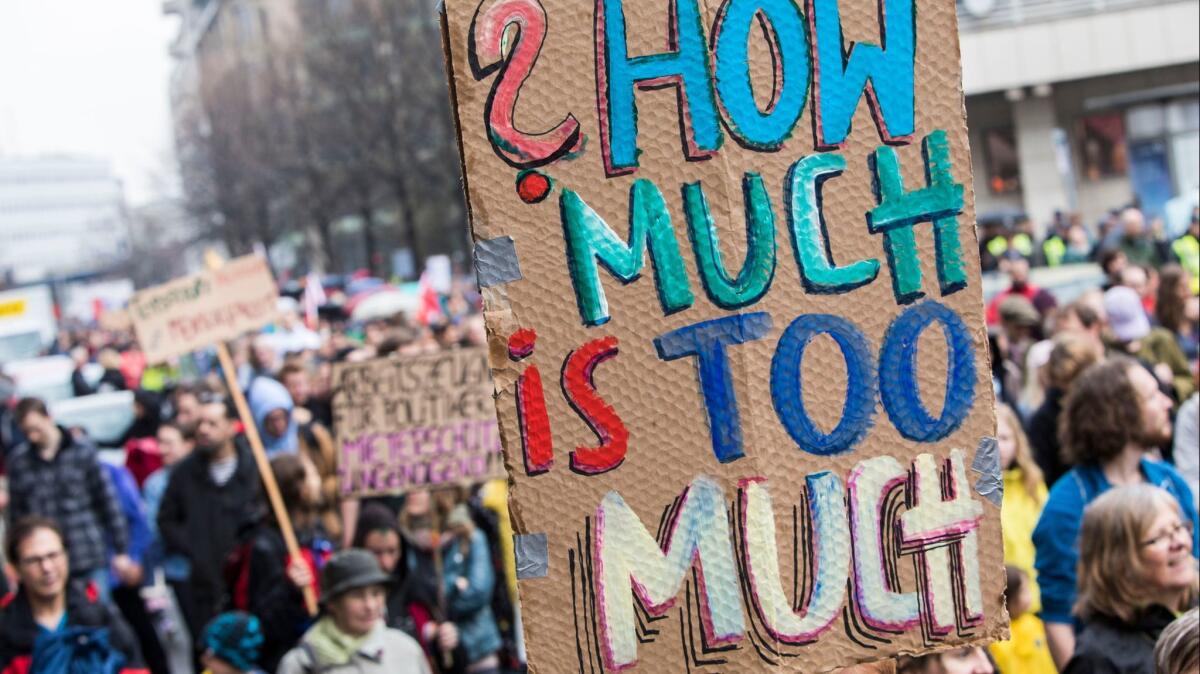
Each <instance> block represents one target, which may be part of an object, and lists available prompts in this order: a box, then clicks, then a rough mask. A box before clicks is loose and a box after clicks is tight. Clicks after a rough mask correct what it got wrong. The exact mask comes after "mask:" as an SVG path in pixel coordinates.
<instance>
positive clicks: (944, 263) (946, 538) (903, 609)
mask: <svg viewBox="0 0 1200 674" xmlns="http://www.w3.org/2000/svg"><path fill="white" fill-rule="evenodd" d="M443 21H444V35H445V44H446V50H447V59H448V62H449V64H450V71H451V74H452V93H453V95H454V100H455V110H456V114H457V118H458V124H459V133H460V137H461V149H462V162H463V166H464V176H465V180H466V189H467V196H468V200H469V205H470V213H471V223H472V227H473V235H474V238H475V243H476V252H475V255H476V269H477V272H478V275H479V281H480V285H481V287H482V288H483V293H484V301H485V316H486V319H487V326H488V332H489V338H490V345H491V351H490V355H491V365H492V369H493V376H494V379H495V386H496V410H497V413H498V415H499V421H500V427H501V436H502V440H503V445H504V451H505V463H506V467H507V469H508V470H509V473H510V477H511V480H512V490H511V504H510V509H511V512H512V515H513V523H514V527H515V529H516V531H517V534H518V536H517V540H516V549H517V552H518V555H517V568H518V574H519V576H520V578H521V581H520V599H521V606H522V618H523V622H524V627H525V636H526V640H527V645H528V652H529V662H530V666H531V669H532V670H533V671H534V672H538V673H539V674H552V673H553V674H557V673H559V672H568V671H579V672H589V673H591V672H602V671H607V672H612V671H621V670H625V669H635V670H636V671H645V672H655V673H658V672H671V673H674V672H688V671H691V672H704V671H722V672H727V671H763V670H774V669H778V670H781V671H797V672H798V671H805V672H811V671H825V670H829V669H832V668H835V667H839V666H844V665H850V664H853V663H856V662H865V661H872V660H879V659H883V658H886V657H890V656H893V655H896V654H898V653H916V652H924V651H927V650H930V649H935V648H946V647H949V646H951V645H955V644H963V643H981V642H984V641H987V640H990V639H994V638H997V637H1000V636H1003V635H1004V634H1005V633H1006V630H1007V622H1008V619H1007V615H1006V614H1005V611H1004V608H1003V596H1002V595H1003V585H1004V573H1003V567H1002V551H1001V547H1002V546H1001V536H1000V521H999V514H1000V508H999V500H1000V480H999V466H998V458H997V456H996V451H995V447H996V445H995V442H994V440H992V439H991V438H990V436H991V435H992V434H993V432H994V416H993V412H992V410H993V405H994V400H993V394H992V390H991V381H990V374H989V365H988V353H987V349H986V345H987V341H986V332H985V329H984V325H983V320H982V310H981V309H982V307H981V294H980V279H979V272H978V255H977V243H976V239H975V234H974V228H973V223H974V211H973V206H972V201H973V195H972V192H971V161H970V156H969V152H968V148H967V131H966V126H965V121H964V118H963V99H962V91H961V82H960V72H959V55H958V38H957V32H956V23H955V4H954V2H952V1H951V0H808V1H807V2H799V1H798V0H595V1H593V2H586V1H580V0H483V1H482V2H481V1H480V0H446V3H445V10H444V16H443Z"/></svg>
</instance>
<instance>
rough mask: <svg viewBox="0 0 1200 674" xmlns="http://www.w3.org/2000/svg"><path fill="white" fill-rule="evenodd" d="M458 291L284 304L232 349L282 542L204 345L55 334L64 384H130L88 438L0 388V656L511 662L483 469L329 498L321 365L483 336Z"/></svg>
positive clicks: (166, 663)
mask: <svg viewBox="0 0 1200 674" xmlns="http://www.w3.org/2000/svg"><path fill="white" fill-rule="evenodd" d="M426 304H427V305H428V304H429V303H428V302H426ZM479 307H480V301H479V296H478V294H477V293H476V292H474V291H473V290H472V289H471V288H470V286H469V285H468V284H464V283H456V284H455V285H454V286H453V288H452V289H451V291H450V292H449V293H445V294H442V295H440V296H437V297H436V299H435V302H434V306H433V307H432V310H431V308H430V307H429V306H425V307H423V310H422V315H421V316H419V317H417V318H414V317H412V316H411V315H409V314H405V313H399V314H396V315H394V316H391V317H389V318H386V319H381V320H371V321H368V322H365V323H352V322H350V321H349V320H340V319H339V318H338V317H336V316H334V317H326V318H320V317H316V316H310V318H317V320H315V321H313V322H312V323H311V324H306V321H305V320H304V319H303V318H302V317H301V316H300V312H299V311H298V309H299V307H298V306H297V305H295V304H293V303H289V302H287V301H286V300H285V301H284V302H282V303H281V308H282V311H281V317H280V320H279V322H278V323H277V324H276V325H274V326H271V327H270V328H268V329H267V330H266V331H264V332H263V333H262V334H259V335H255V336H251V337H248V338H246V339H244V340H241V341H239V342H235V343H234V344H232V345H231V346H232V349H231V351H232V354H233V358H234V361H235V364H236V367H237V373H236V374H237V381H238V382H239V387H240V388H241V390H242V392H243V393H244V394H245V396H246V400H247V403H248V406H249V408H250V417H251V418H252V422H253V423H254V424H255V426H256V427H257V430H258V433H259V435H260V437H261V438H262V442H263V445H264V449H265V450H266V453H267V456H268V457H269V464H270V470H271V472H272V473H273V476H274V478H275V482H276V483H277V485H278V487H279V491H280V495H281V497H282V501H283V504H284V507H285V509H286V512H287V515H288V518H289V522H290V525H291V527H292V529H293V530H294V532H295V536H296V539H297V542H298V544H299V548H300V554H299V555H296V556H291V555H289V554H288V548H287V546H286V544H285V542H284V540H285V539H284V535H283V532H282V529H281V525H280V522H278V521H277V520H276V518H275V516H274V514H273V512H272V511H271V509H270V508H268V507H267V506H266V498H265V496H264V494H263V488H262V481H261V476H260V474H259V469H258V465H257V463H256V460H255V458H254V456H253V454H252V451H251V448H250V445H249V443H248V441H247V437H246V435H245V433H244V432H243V431H244V428H243V427H242V422H241V421H240V420H239V417H238V415H237V412H236V408H235V406H234V404H233V402H232V400H231V396H230V395H228V394H229V391H228V390H227V389H226V388H225V386H224V384H223V380H222V379H221V376H220V374H221V373H220V372H219V370H216V369H214V368H216V367H217V365H216V360H215V358H213V357H212V354H206V353H197V354H195V355H194V356H189V357H186V358H183V359H180V360H179V361H177V362H173V363H170V364H167V365H162V366H153V367H148V366H147V365H146V363H145V359H144V358H142V356H141V355H140V352H139V350H138V348H137V345H136V342H135V341H134V340H133V339H132V338H131V336H130V335H129V334H127V333H123V332H120V331H105V330H101V329H98V328H93V329H88V330H79V331H76V332H64V334H63V335H62V336H61V337H60V339H59V340H58V343H57V344H55V346H54V351H53V352H54V353H57V354H63V355H69V356H70V357H71V358H72V359H74V361H75V363H76V366H77V368H78V369H77V370H76V373H75V375H74V376H73V377H72V380H71V388H72V389H73V391H74V393H75V394H76V395H77V396H87V395H92V394H96V393H105V392H112V391H121V390H129V391H133V392H134V396H133V410H132V411H133V421H132V423H131V424H130V425H129V427H128V429H126V430H125V431H124V432H123V433H121V434H120V436H119V437H116V438H93V437H89V435H88V434H87V432H86V431H85V430H84V429H83V428H81V427H67V426H66V425H62V424H60V423H59V422H58V421H57V420H56V419H55V418H54V415H53V414H52V412H51V410H50V407H51V406H49V405H47V403H46V402H45V401H43V400H40V399H38V398H19V397H16V396H13V395H12V385H11V384H12V383H11V382H4V383H5V385H6V391H7V395H5V396H4V397H5V401H4V403H5V404H4V405H2V406H0V410H2V411H0V429H3V433H0V439H2V440H3V445H2V446H0V513H3V515H4V517H2V518H0V522H3V523H5V524H6V525H7V529H8V530H7V536H6V537H5V539H6V541H7V546H6V548H5V551H4V553H3V554H2V555H0V564H2V568H3V572H2V573H0V598H2V599H0V672H2V673H3V674H15V673H22V674H24V673H25V672H30V671H34V672H57V671H60V670H57V669H54V668H53V667H54V666H55V665H52V664H49V663H51V662H59V663H67V662H72V663H76V665H75V666H79V665H78V663H84V664H83V665H82V667H83V669H74V670H69V671H89V672H92V671H95V672H135V671H149V672H154V673H155V674H158V673H170V674H179V673H181V672H201V671H203V672H208V673H211V674H233V673H241V672H284V673H287V674H291V673H293V672H295V673H301V672H305V673H306V672H315V671H321V672H342V671H347V672H379V673H385V672H386V673H387V674H397V673H399V674H405V673H409V672H412V673H425V672H441V673H446V674H448V673H451V672H454V673H467V672H469V673H471V674H501V673H507V672H517V671H524V664H523V651H522V645H521V643H520V638H519V636H518V634H519V631H518V630H519V627H518V621H519V618H518V616H517V609H516V607H515V602H514V601H513V599H512V598H513V597H515V585H516V579H515V575H514V573H515V572H514V571H512V546H511V528H510V527H509V525H508V521H507V509H506V504H505V499H506V494H505V487H504V485H503V483H502V482H499V483H485V484H481V485H476V486H475V487H473V488H458V487H445V488H440V489H435V490H433V491H429V492H424V491H417V492H413V493H410V494H409V495H407V496H406V497H393V498H377V499H367V500H364V501H362V502H361V503H360V502H358V501H356V500H343V499H339V495H338V485H337V475H336V454H335V445H334V440H333V438H334V431H335V429H334V423H335V421H336V419H335V418H334V415H333V411H332V404H331V399H330V396H331V382H330V379H331V376H332V367H333V365H334V364H335V363H338V362H357V361H362V360H367V359H371V358H376V357H383V356H388V355H395V356H397V357H405V356H407V355H411V354H422V353H430V352H436V351H439V350H443V349H453V348H459V347H464V346H480V345H483V344H485V342H486V338H485V333H484V329H483V321H482V316H481V315H480V313H479ZM89 363H96V364H98V365H99V366H100V369H101V370H102V373H101V376H100V377H99V380H98V381H96V380H95V377H94V376H93V377H92V378H91V380H89V378H88V377H85V376H84V375H83V368H84V366H86V365H88V364H89ZM100 446H104V447H116V448H120V449H122V450H124V451H123V456H124V457H125V461H124V465H115V464H113V463H112V462H110V461H106V460H103V459H102V458H101V452H100V451H99V447H100ZM3 528H4V525H0V530H2V529H3ZM435 547H436V548H437V550H436V552H437V553H439V554H435ZM435 559H436V561H435ZM306 589H307V590H308V591H311V592H312V593H313V594H314V596H315V597H316V598H317V600H318V602H319V608H320V611H319V613H318V615H316V616H313V615H310V612H309V610H308V607H307V605H306V600H305V596H304V592H305V590H306ZM54 658H58V660H57V661H55V660H54ZM63 666H65V664H64V665H63ZM61 671H68V670H67V669H62V670H61Z"/></svg>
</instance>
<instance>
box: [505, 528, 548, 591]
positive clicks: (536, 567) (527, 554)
mask: <svg viewBox="0 0 1200 674" xmlns="http://www.w3.org/2000/svg"><path fill="white" fill-rule="evenodd" d="M513 552H514V553H515V557H516V563H517V580H529V579H531V578H545V577H546V576H548V575H550V546H549V544H548V542H547V541H546V534H516V535H514V536H513Z"/></svg>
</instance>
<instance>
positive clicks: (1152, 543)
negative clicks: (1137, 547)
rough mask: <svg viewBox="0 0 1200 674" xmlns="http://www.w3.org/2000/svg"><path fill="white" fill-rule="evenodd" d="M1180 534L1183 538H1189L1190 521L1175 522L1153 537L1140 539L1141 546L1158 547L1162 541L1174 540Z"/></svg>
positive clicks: (1190, 530) (1190, 532)
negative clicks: (1144, 539)
mask: <svg viewBox="0 0 1200 674" xmlns="http://www.w3.org/2000/svg"><path fill="white" fill-rule="evenodd" d="M1180 534H1183V535H1184V538H1191V536H1192V523H1191V522H1176V523H1175V525H1174V526H1172V527H1171V528H1170V529H1168V530H1166V531H1164V532H1162V533H1161V534H1159V535H1157V536H1155V537H1154V538H1151V539H1149V540H1146V541H1142V547H1143V548H1154V547H1158V546H1160V545H1162V544H1163V543H1167V542H1170V541H1172V540H1174V539H1175V537H1176V536H1178V535H1180Z"/></svg>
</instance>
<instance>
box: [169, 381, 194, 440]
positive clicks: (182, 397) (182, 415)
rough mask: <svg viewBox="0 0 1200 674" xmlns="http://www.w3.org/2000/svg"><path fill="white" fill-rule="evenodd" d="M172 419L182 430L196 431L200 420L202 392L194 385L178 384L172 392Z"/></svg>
mask: <svg viewBox="0 0 1200 674" xmlns="http://www.w3.org/2000/svg"><path fill="white" fill-rule="evenodd" d="M171 408H172V410H173V411H174V416H173V417H172V419H171V420H172V421H174V422H175V424H176V425H177V426H179V428H180V430H182V431H185V432H187V433H194V432H195V430H196V424H198V423H199V422H200V392H199V391H198V390H197V389H196V388H194V387H192V386H186V385H182V386H178V387H176V389H175V391H174V392H173V393H172V394H171Z"/></svg>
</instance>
